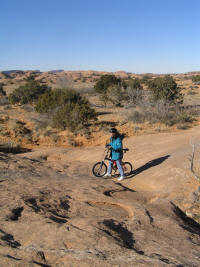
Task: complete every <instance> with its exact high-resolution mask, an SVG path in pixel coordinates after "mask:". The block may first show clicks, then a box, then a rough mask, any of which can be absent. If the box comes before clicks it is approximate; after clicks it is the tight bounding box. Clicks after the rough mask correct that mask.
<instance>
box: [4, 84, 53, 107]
mask: <svg viewBox="0 0 200 267" xmlns="http://www.w3.org/2000/svg"><path fill="white" fill-rule="evenodd" d="M49 91H50V87H48V86H47V85H44V84H42V85H40V83H39V82H37V81H34V80H31V81H28V82H27V83H26V84H25V85H23V86H20V87H18V88H17V89H15V90H14V91H13V92H12V93H11V94H10V95H9V96H8V99H9V101H10V103H11V104H16V103H21V104H26V103H32V102H34V101H36V100H37V99H38V98H39V97H40V96H41V95H42V94H44V93H45V92H49Z"/></svg>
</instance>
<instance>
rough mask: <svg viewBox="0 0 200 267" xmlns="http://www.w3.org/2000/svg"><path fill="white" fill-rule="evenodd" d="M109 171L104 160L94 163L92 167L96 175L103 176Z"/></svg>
mask: <svg viewBox="0 0 200 267" xmlns="http://www.w3.org/2000/svg"><path fill="white" fill-rule="evenodd" d="M106 172H107V166H106V164H105V163H104V162H97V163H95V164H94V166H93V168H92V173H93V174H94V176H96V177H102V176H104V175H105V174H106Z"/></svg>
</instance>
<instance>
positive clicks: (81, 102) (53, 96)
mask: <svg viewBox="0 0 200 267" xmlns="http://www.w3.org/2000/svg"><path fill="white" fill-rule="evenodd" d="M36 110H37V111H38V112H40V113H48V114H50V117H51V122H52V126H53V127H55V128H59V129H66V128H68V129H70V130H71V131H72V132H78V131H79V130H80V129H81V128H84V127H86V125H87V124H88V123H89V121H93V120H96V119H97V114H96V112H95V110H94V109H92V108H91V107H90V105H89V102H88V100H87V99H86V98H84V97H82V96H81V95H80V94H79V93H78V92H76V91H74V90H70V89H56V90H53V91H50V92H48V93H45V94H44V95H42V96H41V97H40V99H39V100H38V103H37V105H36Z"/></svg>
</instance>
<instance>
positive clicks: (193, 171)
mask: <svg viewBox="0 0 200 267" xmlns="http://www.w3.org/2000/svg"><path fill="white" fill-rule="evenodd" d="M191 145H192V155H191V157H190V159H189V160H190V170H191V172H192V174H193V176H194V177H195V179H196V180H198V181H199V182H200V175H198V174H197V173H196V172H195V170H194V157H195V151H196V150H195V149H196V147H195V144H191Z"/></svg>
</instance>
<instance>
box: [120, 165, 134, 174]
mask: <svg viewBox="0 0 200 267" xmlns="http://www.w3.org/2000/svg"><path fill="white" fill-rule="evenodd" d="M122 166H123V170H124V175H125V176H128V175H130V174H131V173H132V171H133V166H132V164H131V163H130V162H123V164H122Z"/></svg>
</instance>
